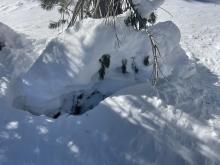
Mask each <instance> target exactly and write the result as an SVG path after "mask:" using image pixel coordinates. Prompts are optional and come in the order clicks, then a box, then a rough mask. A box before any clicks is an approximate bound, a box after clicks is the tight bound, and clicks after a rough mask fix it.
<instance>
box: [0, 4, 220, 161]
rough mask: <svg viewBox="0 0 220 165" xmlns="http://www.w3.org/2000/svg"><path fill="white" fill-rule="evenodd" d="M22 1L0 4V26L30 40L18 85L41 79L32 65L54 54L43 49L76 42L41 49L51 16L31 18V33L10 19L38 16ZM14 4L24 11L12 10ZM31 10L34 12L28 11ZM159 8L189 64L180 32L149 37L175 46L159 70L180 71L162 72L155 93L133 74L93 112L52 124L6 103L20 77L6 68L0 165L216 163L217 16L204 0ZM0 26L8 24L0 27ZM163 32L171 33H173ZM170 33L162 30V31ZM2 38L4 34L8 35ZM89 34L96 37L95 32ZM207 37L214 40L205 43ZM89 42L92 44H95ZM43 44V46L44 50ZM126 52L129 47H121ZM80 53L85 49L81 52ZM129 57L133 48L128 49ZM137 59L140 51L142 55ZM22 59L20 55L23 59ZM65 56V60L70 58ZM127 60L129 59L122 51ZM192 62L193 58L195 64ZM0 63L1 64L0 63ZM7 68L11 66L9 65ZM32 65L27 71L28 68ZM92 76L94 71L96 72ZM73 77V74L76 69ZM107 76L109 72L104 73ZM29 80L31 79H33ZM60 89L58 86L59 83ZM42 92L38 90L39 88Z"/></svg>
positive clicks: (219, 96) (219, 94) (219, 99)
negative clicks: (24, 81)
mask: <svg viewBox="0 0 220 165" xmlns="http://www.w3.org/2000/svg"><path fill="white" fill-rule="evenodd" d="M23 2H27V1H25V0H24V1H20V3H19V4H23V5H15V4H17V3H18V2H16V1H15V0H10V1H8V0H3V2H2V8H1V9H0V10H1V11H2V13H3V14H2V13H1V14H2V15H1V17H0V21H2V22H3V23H6V24H8V25H9V26H11V27H13V28H14V29H16V31H19V32H22V33H25V34H26V35H28V36H27V37H24V36H23V35H20V34H17V33H15V32H14V31H11V30H10V28H7V30H8V31H10V34H12V36H17V35H18V36H19V37H18V38H20V40H21V39H22V41H24V42H26V41H28V42H30V47H29V46H28V47H25V48H27V50H29V48H31V47H32V46H33V47H32V48H31V49H32V52H33V53H34V52H35V53H36V55H35V56H34V57H33V58H32V59H31V60H30V63H29V64H28V65H24V66H25V67H24V68H25V69H23V70H20V69H18V68H17V67H15V69H18V70H17V71H19V72H16V73H19V75H20V74H21V76H22V78H24V80H25V79H27V80H31V79H30V78H31V76H28V74H30V73H35V75H36V78H38V77H39V76H40V78H41V79H42V78H43V76H42V75H40V74H39V72H36V71H39V69H34V68H37V66H39V64H42V63H43V61H44V60H43V59H46V61H47V62H50V61H51V60H52V64H53V62H54V63H55V62H56V60H55V59H57V58H55V59H54V58H45V57H52V56H51V55H50V54H45V53H47V52H49V53H52V52H53V51H51V49H49V48H48V47H50V46H54V44H55V45H56V46H58V48H60V47H59V46H64V47H65V48H67V50H71V48H69V47H70V46H69V47H68V44H67V43H66V42H64V41H65V40H66V41H68V42H70V43H71V42H72V41H74V43H77V40H75V39H68V37H63V36H62V37H60V38H61V39H63V38H65V40H64V39H63V40H61V39H55V40H52V41H51V42H49V43H48V44H47V45H48V46H47V47H46V46H45V43H46V41H47V40H48V38H50V37H51V36H53V34H54V32H51V31H50V30H48V29H47V28H46V24H47V21H48V18H49V17H50V16H49V15H50V13H44V12H43V11H42V12H40V13H41V14H42V15H44V14H45V15H44V17H42V18H44V19H37V20H38V21H39V22H38V21H37V23H38V24H40V25H41V26H42V28H41V26H39V27H37V28H36V27H35V26H33V23H34V22H32V21H30V19H25V17H24V18H23V19H24V20H25V21H21V24H17V22H16V21H13V20H12V19H11V18H16V17H18V19H17V20H19V19H21V18H22V16H23V15H27V13H28V12H33V13H32V15H33V16H34V17H36V18H37V17H38V16H39V11H41V10H40V9H39V7H38V6H37V5H36V4H37V2H36V1H29V2H28V3H27V4H26V3H23ZM32 5H33V6H32ZM17 6H22V7H19V8H18V7H17ZM30 6H32V7H33V8H31V10H30V8H29V7H30ZM162 7H163V8H165V9H168V10H170V11H171V12H172V14H173V15H174V16H175V17H173V18H171V17H170V16H169V15H168V14H167V13H166V12H164V11H162V10H161V11H159V14H160V20H167V19H168V20H170V19H171V20H172V19H173V21H174V22H175V23H176V24H177V25H178V26H179V28H180V30H181V34H182V36H183V37H182V40H181V43H182V46H183V47H184V49H185V50H186V54H187V55H188V56H189V57H190V60H189V59H187V58H186V54H185V52H184V51H183V50H182V49H180V47H179V44H178V43H179V39H180V36H179V37H178V35H179V32H178V30H177V31H175V34H178V35H174V32H173V33H172V34H173V35H169V34H171V33H168V34H166V35H165V36H163V35H159V34H158V35H157V33H155V34H154V35H155V36H156V37H159V38H160V37H161V38H163V37H164V39H166V38H167V39H168V40H166V41H163V42H162V43H161V44H162V46H161V47H162V48H166V47H167V45H170V44H171V43H173V41H174V40H173V39H174V38H176V39H177V40H175V41H177V42H175V45H176V46H177V48H176V47H175V46H174V47H175V48H176V49H174V50H175V51H174V52H173V54H175V53H176V55H177V56H176V57H178V58H176V60H175V61H173V63H172V61H171V59H172V58H169V56H166V57H168V64H167V65H165V64H166V63H165V64H164V65H165V67H168V68H171V69H173V67H174V65H177V68H179V69H175V70H174V71H173V72H164V73H170V74H167V75H166V78H164V79H162V80H161V81H160V83H159V85H158V86H157V88H153V87H152V85H151V82H150V81H147V82H144V84H137V82H138V81H137V78H138V77H134V75H131V76H127V77H125V78H123V79H124V81H126V82H127V80H131V81H132V82H133V84H136V85H132V84H128V85H130V87H127V88H124V89H122V90H120V91H119V89H121V88H122V86H120V87H118V88H115V89H116V91H117V92H115V91H114V92H115V93H114V94H112V95H111V96H110V97H108V98H106V99H105V100H104V101H103V102H101V103H100V104H99V105H98V106H96V107H95V108H94V109H93V110H91V111H88V112H87V113H85V114H83V115H81V116H72V115H71V116H70V115H68V114H64V115H62V116H60V117H59V118H58V119H56V120H53V119H50V118H47V117H45V116H39V117H36V116H32V115H31V114H29V113H27V112H22V111H20V110H18V109H14V107H12V104H11V101H12V98H13V97H12V96H13V95H14V94H17V93H15V91H14V90H16V91H17V89H15V88H12V87H16V85H15V84H16V83H17V81H15V82H14V76H11V75H15V77H17V76H18V74H10V73H12V72H13V71H15V70H14V69H11V70H10V69H7V71H8V73H9V74H5V72H3V73H1V74H4V76H3V77H2V78H1V91H4V92H2V93H1V99H0V105H1V106H0V107H1V109H0V110H1V117H0V119H1V120H0V123H1V124H0V164H7V165H8V164H58V165H60V164H70V163H71V164H77V165H97V164H109V165H112V164H118V165H122V164H126V165H129V164H132V165H134V164H137V165H141V164H143V165H146V164H151V165H152V164H154V165H162V164H196V165H197V164H198V165H200V164H201V165H202V164H205V165H218V164H220V160H219V156H218V155H219V154H220V141H219V136H220V132H219V131H220V127H219V125H220V117H219V115H220V114H219V110H220V105H219V104H220V91H219V89H220V88H219V86H217V85H216V84H218V82H219V79H218V76H219V72H218V67H219V65H218V60H217V59H218V55H219V51H218V46H219V40H218V38H219V33H218V23H217V21H216V20H218V19H219V17H218V11H219V9H220V7H219V6H215V5H214V4H212V3H207V4H206V3H205V4H204V3H202V2H196V3H193V2H186V1H172V0H170V1H169V0H167V1H166V2H165V4H164V5H163V6H162ZM14 8H16V10H14ZM198 8H199V9H200V10H201V13H205V14H204V15H201V16H200V15H198V10H197V9H198ZM180 9H182V12H181V13H182V15H180V16H179V15H178V14H179V11H180ZM6 16H7V17H6ZM167 17H168V18H167ZM27 18H28V17H27ZM189 18H191V19H192V20H193V21H190V23H189V24H186V23H184V21H186V20H188V19H189ZM207 18H213V19H209V20H210V24H209V26H207V27H205V26H201V25H204V23H205V21H206V20H207ZM33 20H34V19H33ZM186 22H187V21H186ZM25 24H26V25H25ZM165 24H169V25H172V27H173V28H174V27H175V26H174V25H173V24H172V23H171V22H167V23H161V24H158V25H156V26H159V25H160V26H162V25H165ZM18 26H20V28H18ZM1 27H2V28H3V27H6V26H5V25H1ZM2 28H1V29H2ZM173 28H172V29H173ZM175 28H176V27H175ZM204 28H207V29H208V31H207V33H205V35H198V36H197V37H190V36H194V35H196V34H197V31H198V32H203V30H204ZM3 29H4V28H3ZM36 29H39V31H43V35H42V33H39V32H36ZM169 30H170V31H172V30H171V29H169ZM169 30H167V29H164V31H166V32H167V31H169ZM160 32H163V31H160ZM4 33H5V34H7V32H4ZM38 33H39V34H38ZM55 33H56V32H55ZM94 34H96V35H97V33H94ZM198 34H199V33H198ZM210 34H213V35H210ZM1 35H2V34H1ZM79 35H81V34H79ZM96 35H95V36H96ZM100 35H101V34H100ZM131 35H132V34H131ZM137 35H139V34H137ZM81 36H83V35H81ZM84 36H85V35H84ZM101 37H102V36H101ZM108 37H109V36H108ZM85 38H86V37H85ZM85 38H84V39H85ZM90 38H91V39H92V38H93V37H92V36H90ZM139 38H140V37H139ZM207 38H212V39H214V40H212V41H210V42H209V40H208V39H207ZM8 39H10V38H8ZM20 40H19V43H20ZM132 40H133V38H132ZM10 41H11V42H12V41H13V45H14V46H15V47H13V49H12V50H13V51H15V52H17V51H18V50H19V47H18V46H17V45H16V44H15V43H14V41H15V40H13V39H12V40H11V39H10ZM49 41H50V40H49ZM87 41H91V40H87ZM125 41H126V40H125ZM78 42H79V41H78ZM21 43H23V42H21ZM63 43H65V44H63ZM88 43H90V44H91V45H92V43H93V42H88ZM163 43H164V44H163ZM166 43H167V44H166ZM206 44H208V45H206ZM28 45H29V44H28ZM204 45H205V46H204ZM146 46H147V45H146ZM45 47H46V49H45V50H44V51H43V49H44V48H45ZM80 48H81V47H80ZM105 48H106V47H105ZM169 48H171V47H168V49H169ZM121 49H123V47H122V48H121ZM124 49H128V48H126V47H125V48H124ZM10 50H11V49H10ZM47 50H50V51H47ZM95 50H96V49H95ZM119 50H120V49H119ZM22 51H23V52H26V49H24V50H23V49H22ZM83 51H85V50H84V49H83ZM166 51H168V50H167V49H164V50H163V52H166ZM18 52H19V51H18ZM41 52H42V55H43V56H41V57H39V58H38V60H37V61H36V62H35V59H36V58H37V57H38V56H39V54H41ZM73 52H74V51H73ZM116 52H117V51H116ZM130 52H131V50H129V53H130ZM168 52H169V51H168ZM101 53H102V52H100V54H101ZM144 53H145V52H144ZM144 53H143V54H144ZM94 54H95V55H97V57H96V58H97V59H98V58H99V55H100V54H99V53H97V54H96V53H94ZM136 54H140V52H137V53H136ZM164 54H166V53H164ZM207 54H208V55H207ZM26 55H27V54H25V55H24V58H25V59H26V57H25V56H26ZM65 55H66V56H67V55H68V54H65ZM125 55H127V54H126V53H125ZM167 55H168V54H167ZM27 56H28V55H27ZM10 57H11V58H9V59H10V60H7V61H15V62H16V63H17V62H21V59H23V58H17V57H23V56H22V55H20V54H18V56H15V58H17V60H13V58H14V57H13V56H10ZM56 57H57V56H56ZM67 57H68V56H67ZM182 57H183V59H184V60H187V62H186V63H185V65H183V64H182V63H181V62H179V60H180V59H182ZM195 57H196V58H197V59H194V58H195ZM211 59H213V61H212V64H211V63H209V61H210V60H211ZM53 60H55V61H53ZM88 60H90V59H88ZM162 60H164V59H162ZM94 61H97V60H94ZM113 61H117V60H113ZM58 62H59V60H58ZM1 63H2V64H5V63H4V62H2V61H1ZM16 63H15V64H16ZM13 64H14V63H13ZM32 64H34V65H33V67H31V66H32ZM82 64H84V65H85V64H88V63H82ZM202 64H204V65H202ZM139 65H140V63H139ZM6 66H7V67H9V68H10V67H11V65H6ZM59 66H63V65H59ZM82 66H83V65H82ZM115 66H116V65H115ZM30 67H31V69H30V70H29V68H30ZM49 68H50V67H45V68H42V70H41V69H40V70H41V71H42V73H45V71H46V70H47V71H48V69H49ZM61 68H62V67H61ZM64 69H65V67H64ZM26 70H28V72H27V73H25V71H26ZM72 71H75V70H74V69H73V70H72ZM91 71H92V72H93V71H94V70H91ZM112 72H113V71H112ZM6 73H7V72H6ZM47 73H49V72H47ZM73 73H74V75H77V74H78V73H80V72H73ZM23 75H24V76H23ZM30 75H31V74H30ZM33 75H34V74H33ZM49 75H50V74H49ZM110 75H112V74H110V73H109V76H110ZM91 76H92V74H91V75H89V77H85V78H84V79H83V81H81V82H88V81H84V80H85V79H86V80H90V77H91ZM113 77H115V78H118V79H117V80H118V82H123V81H122V79H121V78H120V79H119V77H121V76H120V75H117V74H116V75H115V74H113ZM53 78H54V77H53ZM43 80H47V79H43ZM81 80H82V79H81ZM11 81H13V84H11ZM19 81H20V80H19ZM32 82H34V81H33V80H32ZM94 82H96V81H94ZM139 82H141V81H139ZM34 83H35V82H34ZM104 83H105V85H106V86H107V87H106V86H101V87H102V88H103V90H107V91H109V90H110V91H111V89H113V88H111V89H109V88H108V85H109V84H107V83H106V82H104ZM8 84H10V85H8ZM36 84H37V85H36V87H37V86H38V87H39V85H38V84H39V83H38V82H37V83H36ZM11 85H12V87H11ZM123 86H124V84H123ZM126 86H127V85H126ZM59 87H62V85H61V86H59ZM99 87H100V86H99ZM33 89H34V88H33ZM35 89H37V88H35ZM68 89H71V88H68ZM19 90H20V87H19ZM71 90H72V89H71ZM71 90H70V91H71ZM42 92H44V91H43V90H42ZM36 94H38V93H36Z"/></svg>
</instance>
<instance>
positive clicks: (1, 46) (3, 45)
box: [0, 41, 5, 51]
mask: <svg viewBox="0 0 220 165" xmlns="http://www.w3.org/2000/svg"><path fill="white" fill-rule="evenodd" d="M4 47H5V43H4V42H3V41H0V51H1V50H2V49H3V48H4Z"/></svg>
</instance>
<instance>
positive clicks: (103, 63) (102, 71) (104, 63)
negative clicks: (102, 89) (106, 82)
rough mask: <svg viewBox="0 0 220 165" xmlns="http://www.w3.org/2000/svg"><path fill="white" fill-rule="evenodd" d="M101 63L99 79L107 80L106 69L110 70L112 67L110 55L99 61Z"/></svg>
mask: <svg viewBox="0 0 220 165" xmlns="http://www.w3.org/2000/svg"><path fill="white" fill-rule="evenodd" d="M99 62H100V64H101V67H100V69H99V71H98V73H99V79H100V80H103V79H104V78H105V69H106V68H109V66H110V62H111V61H110V55H109V54H104V55H102V57H101V58H100V59H99Z"/></svg>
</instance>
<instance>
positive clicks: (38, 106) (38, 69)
mask: <svg viewBox="0 0 220 165" xmlns="http://www.w3.org/2000/svg"><path fill="white" fill-rule="evenodd" d="M116 33H117V36H118V38H119V41H117V39H116ZM150 33H151V34H153V35H154V36H155V40H156V41H157V43H158V45H159V48H160V51H161V54H162V57H161V59H160V61H161V70H163V75H164V76H168V75H170V74H172V72H173V70H178V68H180V67H181V65H184V63H186V62H187V57H186V55H185V54H184V51H182V49H181V47H180V46H179V42H180V32H179V29H178V28H177V27H176V25H174V24H173V23H172V22H164V23H158V24H156V25H155V26H153V27H152V28H151V29H150ZM118 42H120V45H119V46H118ZM106 53H107V54H110V55H111V65H110V68H109V69H108V71H107V73H106V77H105V79H106V80H111V81H114V80H115V81H116V80H124V81H129V80H130V79H132V80H133V79H134V77H132V76H123V74H120V66H121V60H122V59H124V58H126V59H127V60H128V72H129V74H128V75H134V76H135V79H136V80H139V82H140V81H147V80H148V79H149V78H150V77H151V74H152V65H150V66H148V67H146V66H144V65H143V60H144V57H146V56H147V55H149V56H150V63H152V60H153V59H152V48H151V44H150V40H149V38H148V36H147V34H146V33H145V32H138V31H135V30H133V29H132V28H127V27H126V25H125V24H124V18H123V17H122V18H119V20H118V23H117V24H116V31H115V29H114V28H113V27H112V26H107V25H105V23H104V21H103V20H94V19H87V20H84V21H83V22H82V23H78V24H77V26H76V27H75V28H74V29H71V30H69V31H67V32H66V33H65V34H64V35H63V36H60V37H57V38H55V39H53V40H51V42H49V43H48V45H47V47H46V49H45V50H44V51H43V53H42V54H41V56H40V57H39V58H38V60H37V61H36V62H35V63H34V65H33V66H32V68H31V69H30V70H29V71H28V72H27V74H25V75H24V77H23V78H22V79H21V80H20V81H18V83H17V84H16V86H19V88H18V89H19V90H18V91H17V94H16V96H15V106H16V107H18V108H21V109H26V110H29V111H30V110H31V111H32V112H34V113H36V114H42V113H45V112H47V111H48V110H49V111H53V110H54V109H59V108H61V105H62V99H61V98H60V97H61V96H62V95H63V94H65V93H69V92H70V91H74V90H76V89H77V90H80V89H84V88H85V87H88V86H92V85H94V84H96V83H98V82H99V80H98V74H97V72H98V70H99V68H100V63H99V59H100V58H101V56H102V55H103V54H106ZM132 57H135V62H136V65H137V66H138V68H139V73H138V74H136V75H135V74H134V73H132V70H131V67H130V64H131V62H132V59H131V58H132ZM118 84H119V85H120V81H119V82H118ZM107 88H108V87H107Z"/></svg>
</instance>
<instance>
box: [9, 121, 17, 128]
mask: <svg viewBox="0 0 220 165" xmlns="http://www.w3.org/2000/svg"><path fill="white" fill-rule="evenodd" d="M17 128H18V122H17V121H11V122H9V123H8V124H7V125H6V129H9V130H12V129H17Z"/></svg>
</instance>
